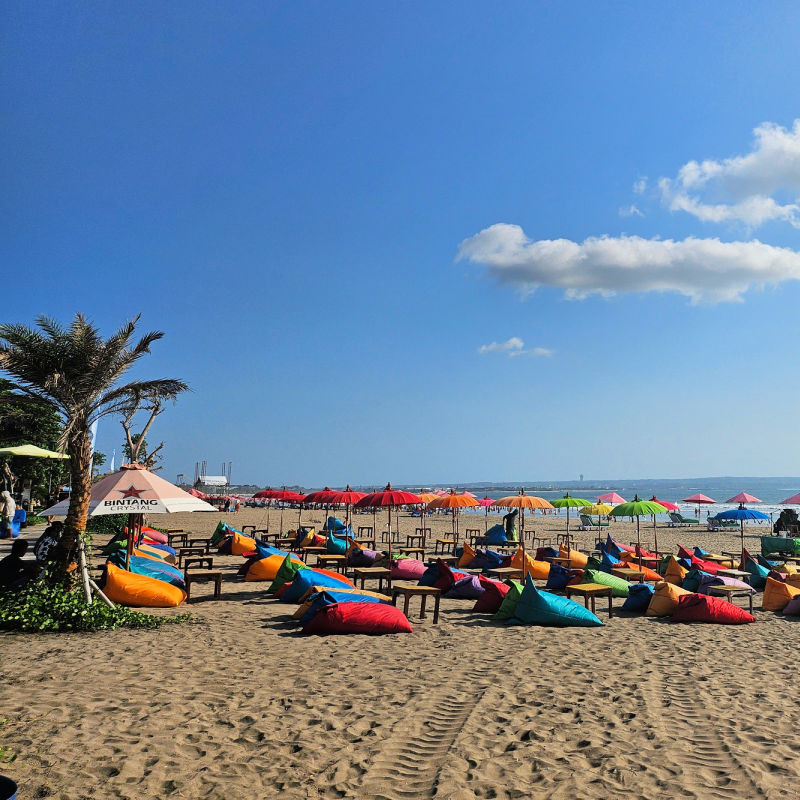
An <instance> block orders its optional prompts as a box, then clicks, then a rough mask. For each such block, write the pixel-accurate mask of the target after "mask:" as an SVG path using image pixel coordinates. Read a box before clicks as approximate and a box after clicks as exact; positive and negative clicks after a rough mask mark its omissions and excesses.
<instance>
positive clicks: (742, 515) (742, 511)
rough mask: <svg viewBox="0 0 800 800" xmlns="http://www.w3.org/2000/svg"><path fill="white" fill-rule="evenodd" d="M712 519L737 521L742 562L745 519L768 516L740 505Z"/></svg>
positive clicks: (761, 518)
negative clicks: (739, 531) (740, 535)
mask: <svg viewBox="0 0 800 800" xmlns="http://www.w3.org/2000/svg"><path fill="white" fill-rule="evenodd" d="M713 519H719V520H722V519H735V520H738V521H739V529H740V530H741V533H742V560H744V521H745V520H746V519H759V520H764V519H769V515H767V514H765V513H764V512H763V511H753V509H752V508H745V507H744V506H743V505H740V506H739V508H732V509H731V510H730V511H720V512H719V514H717V515H716V517H713Z"/></svg>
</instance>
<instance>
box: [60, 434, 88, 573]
mask: <svg viewBox="0 0 800 800" xmlns="http://www.w3.org/2000/svg"><path fill="white" fill-rule="evenodd" d="M91 451H92V442H91V434H90V433H89V428H88V427H86V428H82V429H80V430H77V431H76V432H75V433H73V435H72V436H70V438H69V441H68V443H67V452H68V453H69V466H70V473H71V476H70V487H71V491H70V495H69V510H68V511H67V518H66V519H65V520H64V534H63V536H62V537H61V547H60V552H59V557H58V562H57V565H56V571H55V576H54V577H55V579H56V580H59V581H64V580H66V579H67V578H68V575H69V565H70V564H71V563H72V562H73V561H74V560H75V555H76V553H77V550H78V537H79V536H80V535H81V534H82V533H83V532H84V531H85V530H86V520H87V519H88V517H89V503H90V501H91V497H92V456H91Z"/></svg>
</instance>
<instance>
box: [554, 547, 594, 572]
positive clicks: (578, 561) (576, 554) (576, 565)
mask: <svg viewBox="0 0 800 800" xmlns="http://www.w3.org/2000/svg"><path fill="white" fill-rule="evenodd" d="M558 557H559V558H568V559H569V566H570V569H584V568H585V567H586V565H587V564H588V563H589V556H587V555H586V553H581V551H580V550H570V549H569V548H567V547H566V546H565V545H564V544H563V543H562V544H560V545H559V546H558ZM548 572H549V571H548Z"/></svg>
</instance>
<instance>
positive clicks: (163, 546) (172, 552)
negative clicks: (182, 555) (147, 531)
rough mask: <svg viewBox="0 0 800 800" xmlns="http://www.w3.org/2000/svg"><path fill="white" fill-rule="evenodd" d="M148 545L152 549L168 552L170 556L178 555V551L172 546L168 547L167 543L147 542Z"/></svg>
mask: <svg viewBox="0 0 800 800" xmlns="http://www.w3.org/2000/svg"><path fill="white" fill-rule="evenodd" d="M147 546H148V547H152V548H153V549H154V550H161V551H162V552H164V553H169V555H171V556H176V555H178V551H177V550H176V549H175V548H174V547H170V546H169V545H168V544H156V543H155V542H152V541H150V542H148V543H147Z"/></svg>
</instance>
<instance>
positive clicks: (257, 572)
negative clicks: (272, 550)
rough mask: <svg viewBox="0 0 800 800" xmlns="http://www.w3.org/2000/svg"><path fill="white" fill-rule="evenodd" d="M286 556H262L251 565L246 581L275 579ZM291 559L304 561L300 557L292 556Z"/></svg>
mask: <svg viewBox="0 0 800 800" xmlns="http://www.w3.org/2000/svg"><path fill="white" fill-rule="evenodd" d="M285 558H286V556H282V555H278V554H275V555H271V556H267V557H266V558H260V559H259V560H258V561H256V562H255V563H254V564H252V565H251V566H250V569H248V570H247V573H246V574H245V576H244V579H245V580H246V581H274V580H275V576H276V575H277V574H278V570H279V569H280V568H281V564H283V562H284V559H285ZM291 560H292V561H296V562H298V563H302V561H300V559H299V558H295V557H292V558H291Z"/></svg>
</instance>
